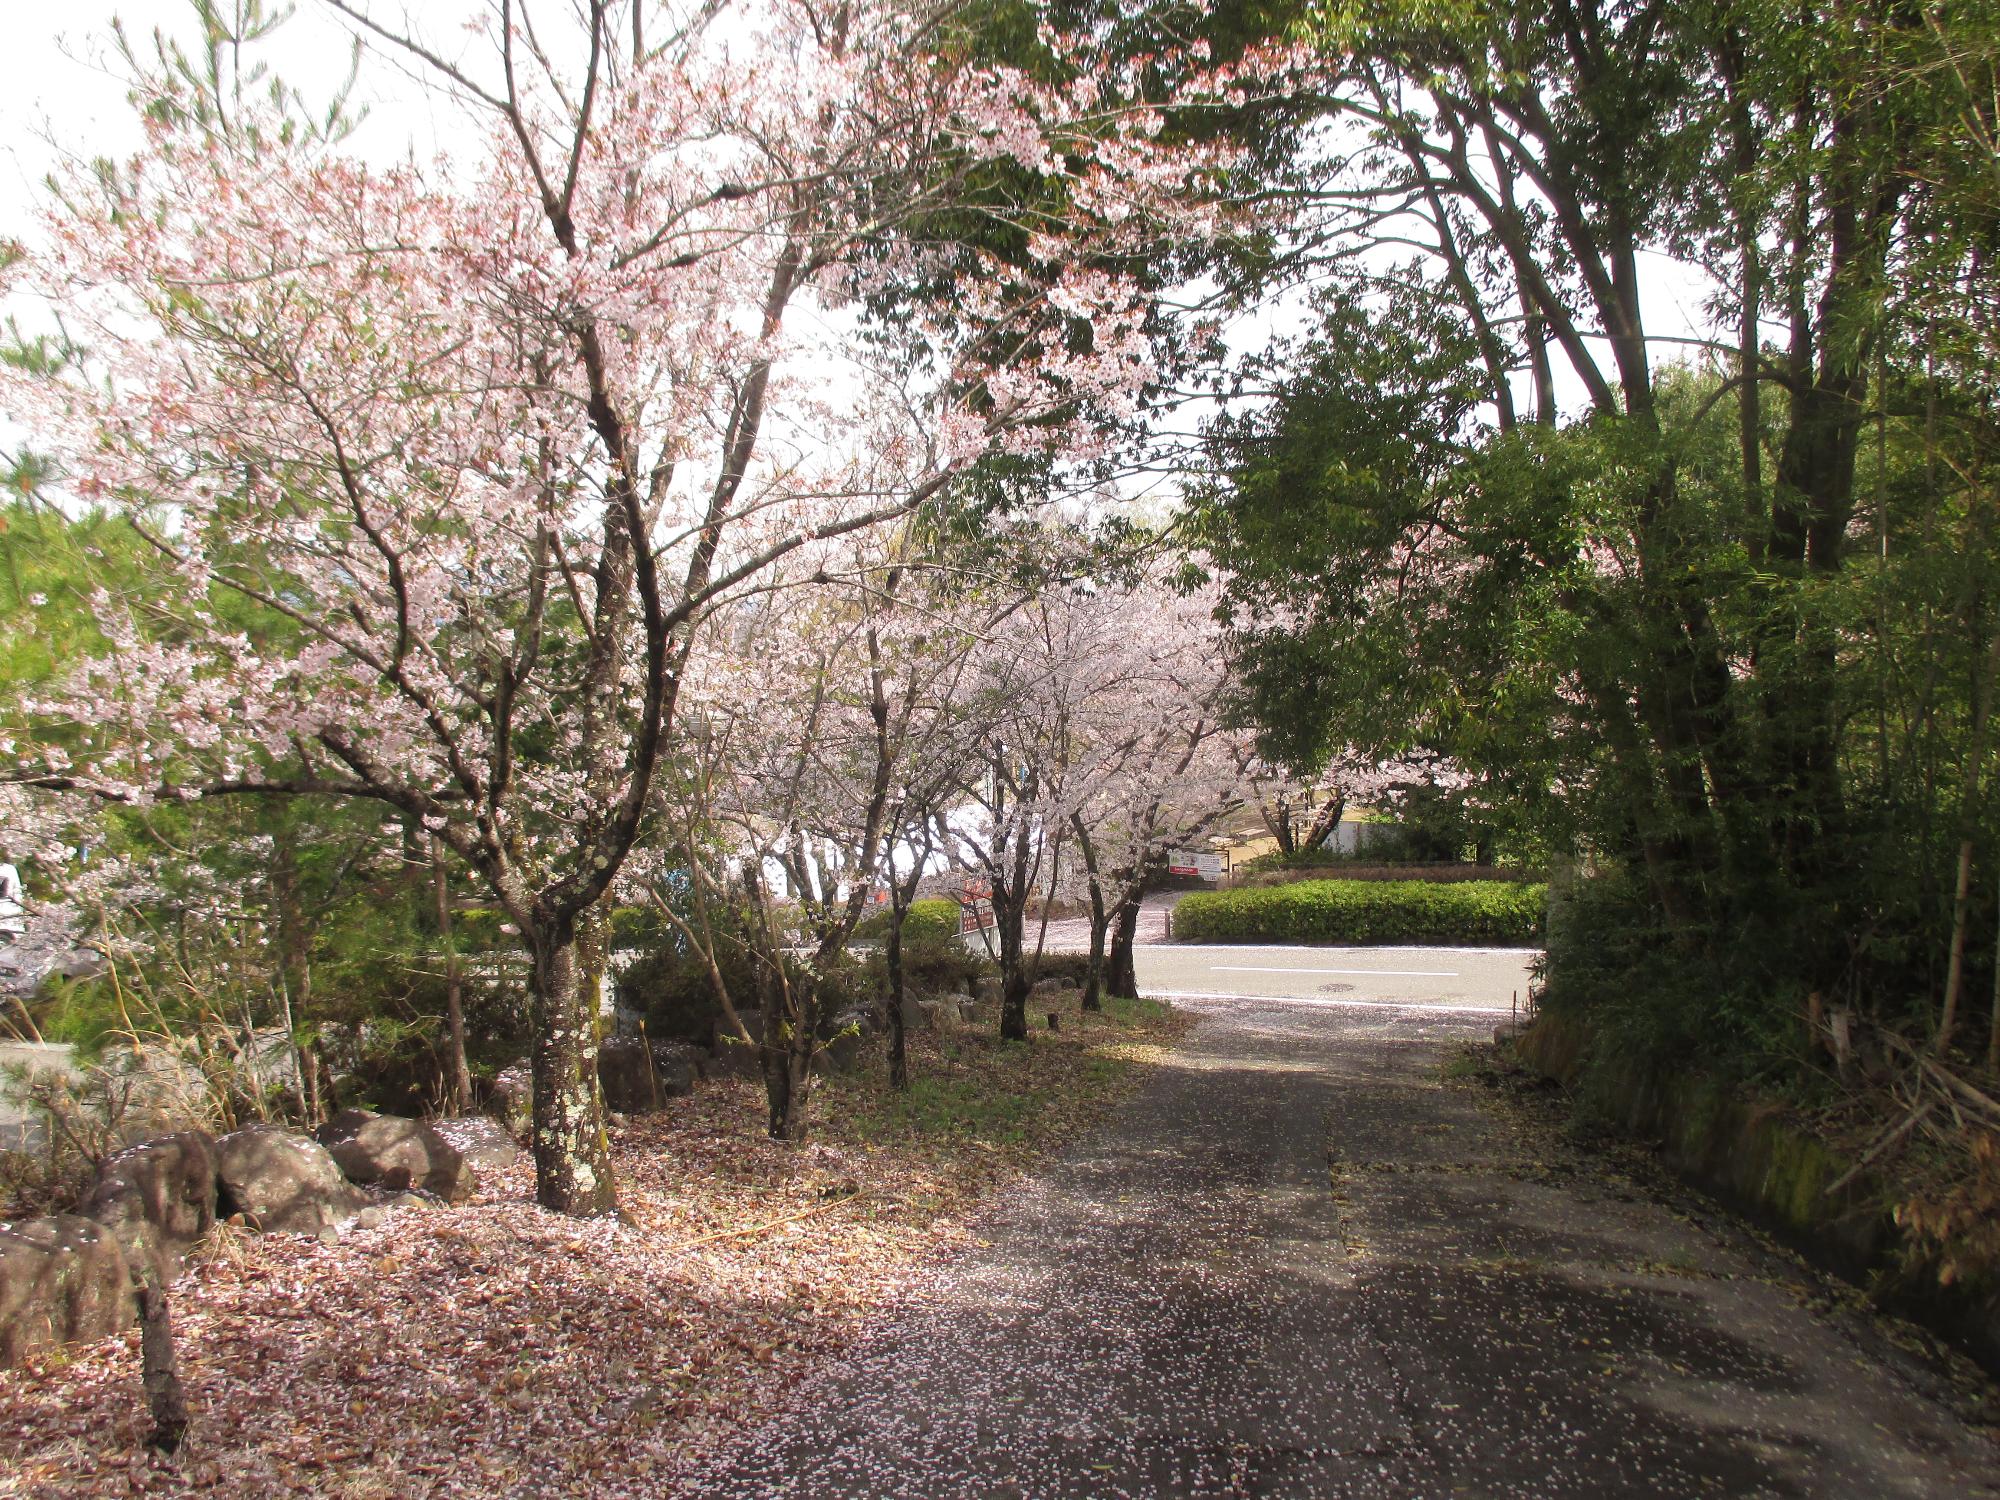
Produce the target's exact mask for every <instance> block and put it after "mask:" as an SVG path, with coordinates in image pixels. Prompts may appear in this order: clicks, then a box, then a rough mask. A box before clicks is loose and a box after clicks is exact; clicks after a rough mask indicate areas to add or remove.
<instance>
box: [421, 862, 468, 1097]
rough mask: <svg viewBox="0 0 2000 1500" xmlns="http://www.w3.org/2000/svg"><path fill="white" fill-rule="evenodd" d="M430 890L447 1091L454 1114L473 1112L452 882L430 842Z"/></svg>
mask: <svg viewBox="0 0 2000 1500" xmlns="http://www.w3.org/2000/svg"><path fill="white" fill-rule="evenodd" d="M431 888H432V892H433V895H434V897H435V900H436V906H437V928H438V941H439V942H440V943H441V944H442V945H443V946H444V1018H445V1043H446V1052H445V1060H444V1061H445V1089H446V1092H447V1093H448V1094H449V1095H450V1105H451V1112H452V1113H453V1114H455V1115H463V1114H470V1113H471V1112H472V1069H471V1067H470V1066H469V1065H468V1064H467V1063H466V1060H465V997H464V993H463V990H464V986H463V983H462V975H461V972H460V966H459V961H458V943H457V941H456V939H455V938H454V937H453V935H452V930H451V878H450V876H449V875H448V874H447V873H446V871H445V864H444V846H443V845H442V844H441V843H439V841H438V840H437V839H435V838H433V839H432V840H431Z"/></svg>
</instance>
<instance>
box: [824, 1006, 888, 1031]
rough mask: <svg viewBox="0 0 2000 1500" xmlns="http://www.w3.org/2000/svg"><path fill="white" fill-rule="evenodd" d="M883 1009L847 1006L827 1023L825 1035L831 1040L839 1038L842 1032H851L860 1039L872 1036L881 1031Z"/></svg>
mask: <svg viewBox="0 0 2000 1500" xmlns="http://www.w3.org/2000/svg"><path fill="white" fill-rule="evenodd" d="M885 1008H886V1007H885ZM885 1008H877V1007H875V1006H872V1005H853V1006H849V1007H848V1008H847V1009H846V1010H844V1011H842V1012H841V1013H840V1014H839V1015H837V1016H835V1017H834V1018H833V1019H832V1020H831V1021H829V1022H827V1027H826V1034H827V1036H828V1037H829V1038H831V1037H836V1036H839V1035H840V1034H841V1033H842V1032H843V1031H852V1032H854V1033H856V1034H857V1035H859V1036H862V1037H871V1036H874V1035H876V1034H877V1033H878V1032H880V1031H881V1030H882V1022H883V1018H884V1016H883V1010H884V1009H885Z"/></svg>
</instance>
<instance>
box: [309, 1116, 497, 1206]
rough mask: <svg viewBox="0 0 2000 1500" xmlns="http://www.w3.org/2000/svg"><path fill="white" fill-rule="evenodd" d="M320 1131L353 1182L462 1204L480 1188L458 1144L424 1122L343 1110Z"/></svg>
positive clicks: (330, 1150) (320, 1140) (327, 1145)
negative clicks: (413, 1191)
mask: <svg viewBox="0 0 2000 1500" xmlns="http://www.w3.org/2000/svg"><path fill="white" fill-rule="evenodd" d="M316 1133H317V1134H318V1136H319V1143H320V1144H321V1145H322V1146H324V1147H326V1149H327V1150H328V1151H329V1152H330V1153H331V1154H332V1156H333V1159H334V1161H336V1162H337V1163H339V1165H340V1170H341V1171H342V1173H344V1174H345V1175H346V1177H347V1180H348V1181H349V1182H353V1183H358V1184H360V1185H361V1186H362V1187H373V1188H384V1189H387V1190H388V1191H390V1192H409V1191H411V1190H416V1191H418V1192H425V1193H431V1194H433V1195H435V1196H436V1197H439V1198H442V1199H443V1200H444V1201H445V1202H447V1203H459V1202H462V1201H464V1200H465V1199H467V1198H469V1197H471V1196H472V1190H473V1188H474V1187H475V1186H476V1184H475V1183H474V1181H473V1175H472V1168H471V1167H469V1166H467V1165H466V1162H465V1158H464V1157H463V1156H461V1155H460V1154H459V1152H458V1148H457V1147H456V1146H454V1145H452V1143H451V1142H450V1141H448V1140H446V1139H445V1138H444V1137H443V1136H441V1135H439V1134H438V1133H437V1131H436V1130H434V1129H433V1128H432V1127H431V1126H429V1125H426V1124H425V1123H424V1122H423V1121H422V1120H405V1119H403V1118H401V1117H400V1116H398V1115H378V1114H376V1113H375V1111H373V1110H372V1109H343V1110H342V1111H341V1112H340V1113H339V1114H337V1115H335V1116H334V1117H333V1118H332V1119H331V1120H328V1121H327V1122H326V1123H325V1124H324V1125H322V1126H320V1128H319V1130H318V1131H317V1132H316Z"/></svg>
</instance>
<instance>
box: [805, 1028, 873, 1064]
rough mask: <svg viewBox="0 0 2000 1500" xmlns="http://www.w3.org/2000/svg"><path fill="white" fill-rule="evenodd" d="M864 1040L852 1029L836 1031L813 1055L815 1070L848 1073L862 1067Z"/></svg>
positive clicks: (858, 1032) (859, 1033)
mask: <svg viewBox="0 0 2000 1500" xmlns="http://www.w3.org/2000/svg"><path fill="white" fill-rule="evenodd" d="M863 1048H864V1040H863V1036H862V1033H861V1032H860V1031H858V1030H856V1029H854V1028H852V1027H848V1028H843V1029H842V1030H839V1031H836V1032H835V1033H834V1034H833V1035H832V1036H831V1037H830V1038H828V1039H827V1040H826V1041H824V1042H822V1043H820V1045H819V1047H818V1049H817V1050H816V1051H815V1052H814V1053H813V1069H814V1071H815V1072H818V1073H822V1074H825V1073H848V1072H852V1071H853V1070H854V1069H855V1068H857V1067H859V1066H860V1065H861V1057H862V1051H863Z"/></svg>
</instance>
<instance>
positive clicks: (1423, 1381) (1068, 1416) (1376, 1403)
mask: <svg viewBox="0 0 2000 1500" xmlns="http://www.w3.org/2000/svg"><path fill="white" fill-rule="evenodd" d="M1199 1003H1200V1005H1201V1007H1202V1008H1203V1009H1205V1010H1206V1011H1207V1018H1206V1019H1205V1021H1204V1022H1203V1024H1202V1025H1201V1027H1200V1028H1199V1029H1198V1030H1197V1031H1196V1032H1195V1034H1194V1035H1193V1037H1192V1038H1191V1039H1190V1041H1189V1042H1188V1043H1187V1044H1186V1046H1185V1047H1184V1048H1183V1050H1182V1051H1181V1052H1180V1053H1179V1054H1177V1059H1176V1061H1175V1062H1174V1063H1173V1064H1172V1065H1170V1066H1168V1067H1166V1068H1164V1069H1162V1070H1161V1071H1160V1072H1159V1073H1158V1074H1157V1075H1156V1076H1155V1078H1154V1079H1153V1080H1152V1081H1151V1082H1150V1083H1149V1084H1148V1085H1147V1086H1146V1087H1145V1088H1144V1089H1143V1090H1142V1091H1141V1093H1140V1094H1139V1095H1138V1096H1137V1097H1135V1098H1134V1099H1133V1101H1132V1102H1131V1103H1130V1104H1129V1105H1128V1106H1126V1107H1125V1108H1124V1109H1122V1110H1121V1111H1120V1113H1119V1114H1118V1115H1117V1117H1116V1118H1115V1119H1114V1120H1113V1121H1112V1122H1111V1123H1110V1124H1109V1125H1107V1126H1106V1127H1105V1128H1103V1129H1101V1130H1100V1131H1098V1132H1097V1133H1095V1134H1094V1135H1092V1136H1091V1137H1089V1138H1087V1139H1086V1140H1085V1141H1083V1142H1082V1143H1080V1144H1079V1145H1078V1146H1077V1147H1076V1148H1075V1149H1073V1150H1072V1151H1071V1152H1070V1153H1069V1154H1068V1155H1067V1156H1066V1157H1065V1158H1064V1159H1063V1160H1062V1161H1060V1162H1059V1163H1058V1164H1057V1165H1056V1166H1055V1167H1054V1168H1053V1169H1052V1170H1051V1171H1050V1172H1049V1173H1048V1174H1047V1175H1046V1176H1045V1177H1043V1178H1042V1179H1040V1180H1038V1181H1037V1182H1035V1183H1032V1184H1030V1185H1029V1186H1028V1187H1027V1188H1025V1189H1024V1190H1022V1191H1021V1192H1019V1193H1018V1194H1016V1195H1014V1196H1013V1197H1011V1198H1010V1199H1009V1200H1008V1201H1007V1202H1006V1203H1005V1204H1004V1205H1003V1206H1001V1207H1000V1208H999V1209H998V1210H997V1212H996V1213H995V1215H994V1217H993V1219H992V1221H991V1224H990V1227H989V1228H988V1230H987V1231H986V1238H987V1241H988V1243H987V1244H985V1246H984V1247H983V1248H981V1249H979V1250H977V1251H975V1252H973V1253H971V1254H969V1255H968V1256H966V1257H965V1258H964V1259H963V1260H961V1261H959V1262H958V1263H956V1264H955V1265H954V1266H952V1267H950V1268H949V1269H947V1270H946V1271H945V1272H943V1273H942V1274H941V1275H940V1276H939V1278H938V1280H937V1282H936V1284H935V1285H934V1286H933V1287H931V1288H930V1289H929V1290H928V1291H927V1292H926V1293H925V1294H923V1295H921V1296H919V1297H918V1298H917V1299H915V1301H914V1302H913V1303H912V1304H911V1305H910V1306H909V1307H908V1308H907V1309H906V1310H905V1311H904V1312H902V1313H901V1314H900V1315H898V1316H897V1317H896V1318H895V1319H893V1320H891V1321H890V1322H889V1323H887V1324H886V1325H884V1326H881V1327H879V1328H877V1329H876V1330H875V1331H874V1332H873V1333H871V1334H870V1335H869V1336H868V1337H867V1338H865V1339H864V1341H863V1343H862V1344H861V1346H860V1347H859V1348H858V1350H857V1351H856V1352H855V1353H854V1354H853V1355H852V1356H851V1357H850V1358H848V1359H847V1360H846V1361H845V1362H843V1363H841V1364H838V1365H837V1366H835V1367H834V1368H833V1369H832V1370H831V1371H830V1372H829V1373H827V1374H826V1375H824V1376H822V1377H820V1378H819V1379H817V1380H816V1381H814V1382H812V1383H810V1384H808V1385H807V1386H806V1387H805V1388H804V1390H803V1391H802V1392H801V1393H800V1394H799V1397H798V1398H797V1400H796V1401H795V1402H794V1404H793V1406H792V1407H791V1409H790V1410H789V1411H788V1412H787V1413H786V1414H784V1415H781V1416H780V1417H779V1418H778V1425H777V1427H776V1429H775V1432H767V1433H766V1434H765V1435H764V1437H763V1439H762V1441H760V1442H759V1443H757V1444H756V1445H755V1446H754V1447H753V1448H752V1449H751V1450H749V1451H748V1452H746V1453H743V1454H739V1455H738V1456H737V1457H736V1458H735V1459H734V1460H733V1461H729V1462H726V1463H725V1465H724V1467H723V1469H722V1470H721V1471H720V1472H718V1473H717V1474H715V1475H713V1476H712V1477H711V1478H710V1479H709V1480H708V1481H707V1484H708V1488H707V1490H706V1491H705V1492H706V1493H711V1494H717V1495H729V1496H733V1497H734V1496H753V1495H765V1496H776V1495H785V1496H799V1497H826V1500H831V1497H853V1500H862V1497H867V1500H876V1497H910V1500H955V1497H1029V1496H1032V1497H1079V1500H1080V1497H1105V1500H1109V1497H1119V1496H1158V1497H1168V1496H1174V1497H1179V1496H1189V1497H1197V1496H1198V1497H1210V1496H1290V1497H1307V1496H1314V1497H1345V1496H1356V1497H1361V1496H1453V1495H1466V1496H1534V1497H1541V1496H1571V1495H1575V1496H1618V1495H1632V1496H1641V1495H1643V1496H1681V1495H1732V1496H1734V1495H1778V1496H1802V1497H1805V1496H1809V1497H1844V1496H1855V1497H1877V1496H1882V1497H1890V1496H1912V1497H1914V1496H1939V1497H1946V1496H1949V1497H1965V1496H1975V1495H2000V1482H1996V1476H1997V1475H2000V1459H1996V1451H1995V1449H1994V1448H1993V1447H1992V1446H1991V1444H1990V1442H1989V1440H1988V1439H1987V1438H1986V1437H1984V1436H1982V1435H1980V1434H1979V1433H1977V1432H1976V1431H1974V1430H1971V1429H1969V1428H1967V1427H1966V1426H1964V1425H1962V1423H1961V1422H1960V1421H1959V1419H1958V1418H1957V1417H1956V1416H1955V1415H1954V1414H1953V1409H1952V1406H1951V1405H1950V1403H1949V1401H1948V1400H1947V1399H1946V1396H1947V1394H1948V1391H1947V1388H1945V1387H1943V1386H1942V1384H1941V1383H1938V1384H1936V1385H1935V1386H1933V1385H1932V1384H1927V1381H1928V1380H1929V1379H1930V1377H1929V1376H1928V1375H1927V1374H1926V1371H1925V1369H1924V1367H1921V1366H1917V1365H1914V1364H1907V1363H1903V1362H1900V1360H1899V1357H1895V1356H1885V1355H1884V1353H1883V1351H1882V1349H1880V1348H1878V1347H1877V1344H1878V1342H1879V1341H1878V1340H1876V1339H1875V1338H1874V1336H1873V1333H1872V1330H1871V1328H1870V1326H1869V1325H1868V1324H1866V1323H1865V1322H1857V1321H1850V1320H1849V1319H1848V1315H1846V1314H1829V1313H1824V1312H1820V1311H1815V1310H1813V1309H1812V1307H1811V1305H1810V1304H1809V1303H1808V1301H1807V1300H1806V1293H1805V1289H1804V1284H1803V1283H1800V1282H1797V1281H1795V1280H1794V1279H1793V1277H1792V1275H1791V1273H1789V1272H1788V1271H1786V1270H1785V1268H1784V1267H1783V1264H1782V1263H1781V1262H1780V1261H1778V1260H1777V1259H1776V1258H1775V1257H1772V1256H1768V1255H1764V1254H1762V1253H1760V1252H1759V1251H1758V1250H1757V1249H1756V1247H1755V1246H1754V1244H1752V1243H1751V1242H1750V1241H1748V1240H1747V1239H1746V1238H1745V1237H1744V1236H1742V1235H1740V1234H1739V1233H1738V1232H1736V1231H1734V1230H1732V1229H1730V1228H1728V1227H1727V1226H1726V1225H1719V1226H1718V1227H1716V1228H1714V1229H1709V1228H1704V1227H1700V1226H1699V1225H1698V1224H1697V1223H1696V1222H1694V1221H1692V1220H1690V1219H1688V1218H1686V1217H1682V1216H1678V1215H1676V1214H1674V1213H1672V1212H1670V1211H1668V1210H1667V1209H1666V1208H1664V1207H1662V1206H1660V1205H1659V1204H1657V1203H1655V1202H1652V1201H1650V1200H1649V1199H1647V1198H1646V1197H1645V1196H1643V1195H1642V1194H1638V1193H1635V1192H1634V1191H1633V1190H1632V1188H1631V1187H1630V1186H1629V1185H1628V1184H1626V1183H1625V1182H1624V1181H1623V1180H1622V1179H1619V1178H1616V1177H1613V1176H1610V1175H1608V1174H1606V1173H1605V1172H1604V1171H1603V1170H1602V1169H1601V1168H1599V1167H1597V1166H1595V1165H1593V1164H1591V1163H1589V1162H1578V1161H1576V1160H1574V1159H1570V1158H1567V1157H1566V1155H1565V1154H1564V1153H1562V1152H1561V1151H1557V1152H1556V1154H1555V1159H1553V1160H1551V1157H1550V1154H1549V1151H1548V1149H1547V1146H1548V1142H1547V1140H1546V1137H1545V1135H1544V1134H1543V1133H1542V1132H1540V1131H1537V1130H1528V1129H1524V1128H1523V1127H1521V1126H1520V1124H1519V1123H1518V1121H1517V1120H1516V1119H1515V1118H1514V1117H1512V1116H1510V1115H1508V1114H1506V1113H1505V1112H1503V1111H1500V1110H1497V1109H1496V1108H1495V1107H1494V1106H1493V1105H1492V1104H1490V1103H1489V1102H1487V1101H1486V1100H1485V1099H1484V1098H1483V1091H1482V1090H1480V1089H1479V1088H1478V1086H1477V1085H1473V1084H1448V1083H1445V1082H1443V1081H1442V1080H1441V1078H1440V1076H1439V1063H1440V1060H1441V1058H1442V1057H1443V1056H1444V1055H1445V1054H1446V1053H1447V1051H1448V1048H1449V1046H1450V1044H1451V1043H1453V1042H1454V1041H1455V1040H1457V1039H1458V1038H1461V1037H1464V1036H1469V1035H1474V1034H1476V1033H1477V1032H1478V1031H1479V1030H1481V1029H1483V1028H1484V1027H1487V1026H1490V1025H1491V1021H1490V1019H1489V1018H1486V1017H1483V1016H1480V1017H1474V1016H1468V1015H1464V1014H1459V1015H1454V1014H1451V1013H1449V1012H1447V1011H1440V1010H1420V1009H1409V1010H1364V1009H1358V1008H1356V1009H1332V1008H1325V1007H1319V1006H1312V1005H1301V1004H1297V1003H1287V1002H1283V1001H1278V1002H1230V1001H1211V1002H1199Z"/></svg>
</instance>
